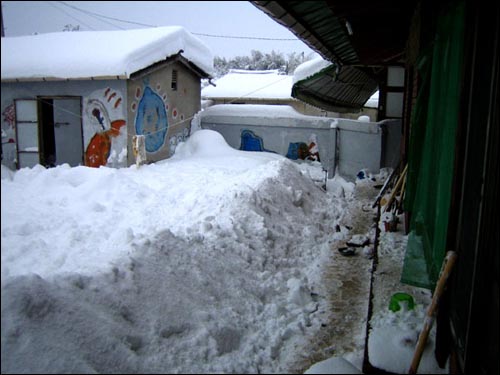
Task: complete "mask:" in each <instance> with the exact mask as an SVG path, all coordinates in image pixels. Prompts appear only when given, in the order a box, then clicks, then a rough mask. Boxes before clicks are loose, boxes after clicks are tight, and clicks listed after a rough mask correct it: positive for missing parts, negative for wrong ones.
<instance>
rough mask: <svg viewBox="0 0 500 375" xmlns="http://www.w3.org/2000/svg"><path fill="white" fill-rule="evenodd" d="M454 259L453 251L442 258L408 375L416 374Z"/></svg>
mask: <svg viewBox="0 0 500 375" xmlns="http://www.w3.org/2000/svg"><path fill="white" fill-rule="evenodd" d="M456 259H457V253H456V252H454V251H448V253H447V254H446V257H445V258H444V261H443V266H442V268H441V275H440V276H439V280H438V283H437V285H436V289H435V290H434V295H433V296H432V302H431V304H430V306H429V307H428V309H427V315H426V317H425V321H424V328H423V329H422V332H421V333H420V335H419V336H418V342H417V347H416V349H415V353H414V355H413V360H412V361H411V365H410V369H409V371H408V373H409V374H416V373H417V369H418V365H419V364H420V359H421V358H422V354H423V352H424V348H425V344H426V342H427V338H428V336H429V332H430V331H431V328H432V325H433V324H434V319H435V317H436V311H437V307H438V305H439V299H440V297H441V295H442V294H443V292H444V287H445V285H446V281H447V280H448V277H449V276H450V273H451V270H452V268H453V265H454V264H455V261H456Z"/></svg>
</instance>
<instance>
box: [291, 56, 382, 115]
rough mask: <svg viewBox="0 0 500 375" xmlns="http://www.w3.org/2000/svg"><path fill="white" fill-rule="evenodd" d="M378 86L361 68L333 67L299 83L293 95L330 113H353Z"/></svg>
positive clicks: (295, 85)
mask: <svg viewBox="0 0 500 375" xmlns="http://www.w3.org/2000/svg"><path fill="white" fill-rule="evenodd" d="M377 87H378V84H377V81H375V80H374V79H372V78H371V77H370V75H369V74H367V73H365V72H364V71H363V70H361V69H358V68H355V67H351V66H343V67H338V66H337V65H331V66H329V67H327V68H325V69H323V70H321V71H320V72H318V73H317V74H315V75H314V76H312V77H308V78H306V79H304V80H302V81H298V82H296V83H295V84H294V85H293V87H292V96H293V97H294V98H297V99H300V100H302V101H304V102H306V103H309V104H312V105H314V106H316V107H320V108H323V109H326V110H328V111H336V112H351V111H358V110H360V109H361V108H362V107H363V105H364V104H365V103H366V101H367V100H368V99H369V98H370V96H372V95H373V94H374V93H375V92H376V91H377Z"/></svg>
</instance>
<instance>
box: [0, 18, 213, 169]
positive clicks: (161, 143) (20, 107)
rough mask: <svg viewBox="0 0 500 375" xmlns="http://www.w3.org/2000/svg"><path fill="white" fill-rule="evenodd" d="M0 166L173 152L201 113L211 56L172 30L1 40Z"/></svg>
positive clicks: (111, 160) (109, 162) (103, 161)
mask: <svg viewBox="0 0 500 375" xmlns="http://www.w3.org/2000/svg"><path fill="white" fill-rule="evenodd" d="M1 48H2V50H1V59H2V64H1V95H2V99H1V111H2V116H3V118H2V164H4V165H6V166H8V167H9V168H11V169H16V168H21V167H31V166H34V165H36V164H42V165H44V166H53V165H60V164H63V163H68V164H69V165H71V166H77V165H86V166H91V167H99V166H112V167H121V166H128V165H130V164H132V163H134V155H133V150H132V139H133V137H134V136H135V135H143V136H144V138H145V148H146V154H147V155H146V156H147V161H158V160H162V159H165V158H168V157H169V156H170V155H172V154H173V152H174V150H175V146H176V145H177V143H178V142H179V141H180V140H184V139H185V137H186V136H188V134H189V129H190V119H191V118H192V117H193V116H194V114H196V113H197V112H198V111H199V110H200V100H201V98H200V95H201V83H200V80H201V79H202V78H211V74H212V72H213V56H212V53H211V52H210V50H209V49H208V48H207V47H206V46H205V45H204V44H203V43H202V42H201V41H200V40H199V39H197V38H196V37H194V36H193V35H192V34H191V33H189V32H188V31H187V30H185V29H184V28H182V27H179V26H169V27H158V28H151V29H138V30H119V31H79V32H59V33H48V34H39V35H31V36H21V37H4V38H2V43H1Z"/></svg>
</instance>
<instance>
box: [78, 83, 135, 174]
mask: <svg viewBox="0 0 500 375" xmlns="http://www.w3.org/2000/svg"><path fill="white" fill-rule="evenodd" d="M123 112H124V108H123V96H122V95H121V94H120V93H119V92H117V91H115V90H112V89H111V88H109V87H108V88H105V89H101V90H96V91H94V92H93V93H92V94H90V95H89V96H88V97H87V98H86V99H85V101H84V113H85V118H84V121H83V124H84V139H90V141H89V143H88V144H87V147H86V149H85V165H86V166H88V167H95V168H97V167H100V166H101V165H102V166H105V165H108V164H123V163H124V161H125V159H126V149H127V148H126V143H127V135H126V133H123V132H121V128H122V127H123V126H125V125H126V121H125V119H124V118H125V116H124V113H123ZM117 150H119V151H118V152H117Z"/></svg>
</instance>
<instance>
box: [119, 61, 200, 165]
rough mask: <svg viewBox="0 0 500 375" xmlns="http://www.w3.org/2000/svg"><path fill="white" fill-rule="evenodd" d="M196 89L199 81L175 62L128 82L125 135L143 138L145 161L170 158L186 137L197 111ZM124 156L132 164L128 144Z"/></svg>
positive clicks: (198, 102) (185, 68) (197, 96)
mask: <svg viewBox="0 0 500 375" xmlns="http://www.w3.org/2000/svg"><path fill="white" fill-rule="evenodd" d="M200 86H201V84H200V78H199V77H198V76H197V75H196V74H194V73H193V72H192V71H191V70H190V69H188V68H187V67H186V66H185V65H184V64H181V63H179V62H172V63H171V64H169V65H166V66H164V67H162V68H160V69H158V70H155V71H153V72H151V73H147V74H143V75H140V76H138V77H134V78H133V79H130V80H129V81H128V84H127V92H128V102H127V112H128V118H129V119H130V122H129V123H128V132H129V134H130V135H131V136H133V135H144V137H145V146H146V157H147V162H154V161H158V160H163V159H166V158H168V157H170V156H172V155H173V154H174V152H175V148H176V147H177V144H179V143H180V142H182V141H185V140H186V138H187V137H188V136H189V132H190V124H191V119H192V117H193V116H194V115H195V114H196V113H197V112H198V111H199V110H200V108H201V98H200V95H201V88H200ZM128 155H129V158H128V161H129V165H130V164H133V163H135V157H134V153H133V149H132V142H129V147H128Z"/></svg>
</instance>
